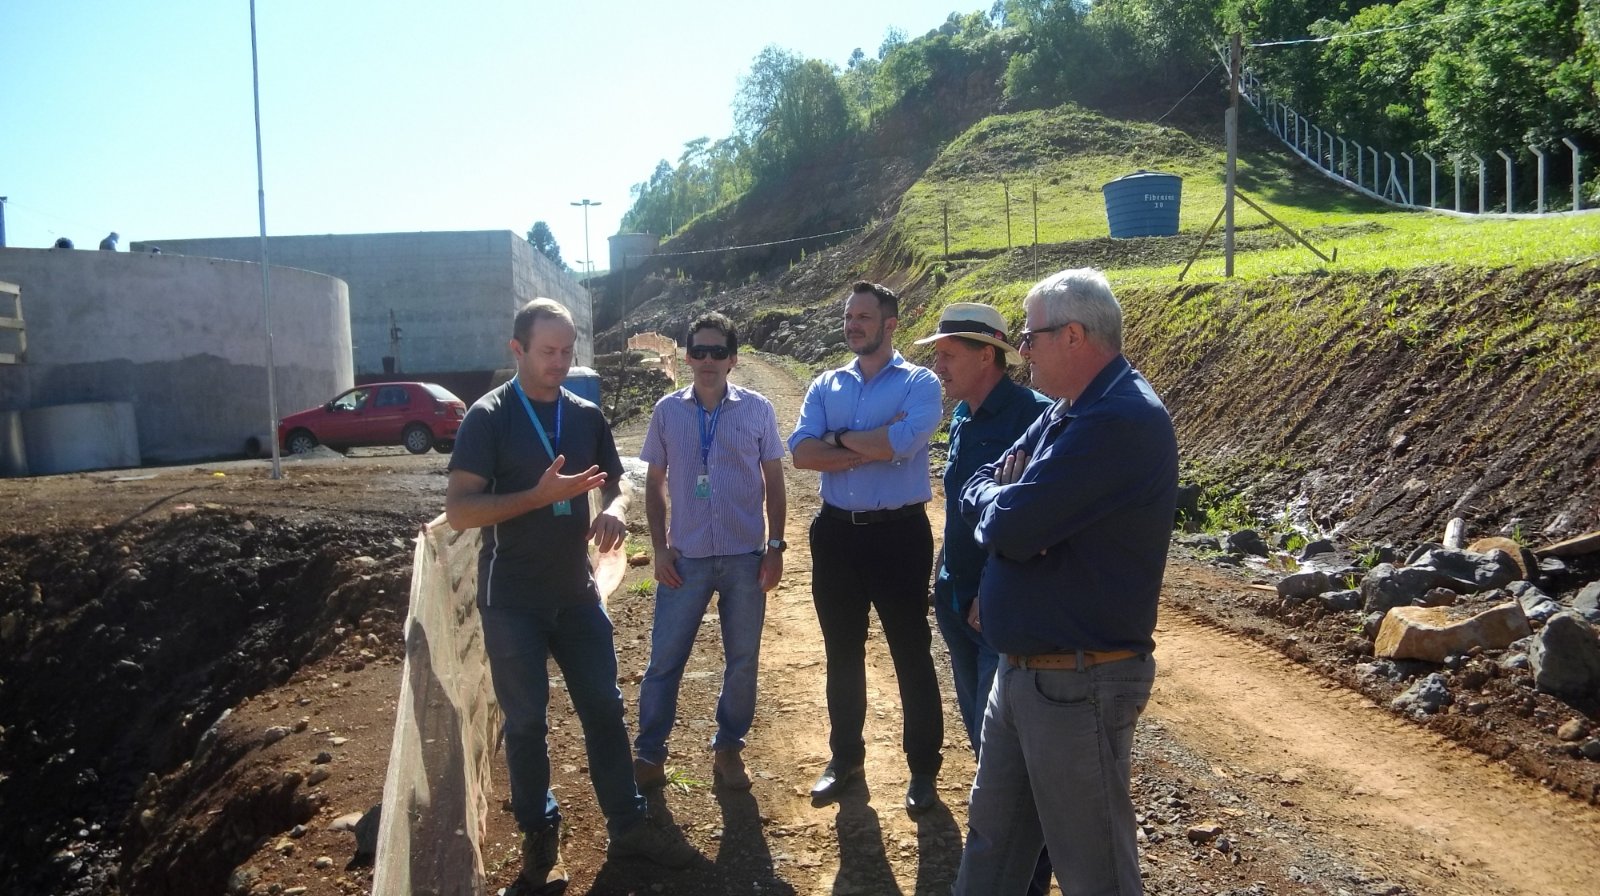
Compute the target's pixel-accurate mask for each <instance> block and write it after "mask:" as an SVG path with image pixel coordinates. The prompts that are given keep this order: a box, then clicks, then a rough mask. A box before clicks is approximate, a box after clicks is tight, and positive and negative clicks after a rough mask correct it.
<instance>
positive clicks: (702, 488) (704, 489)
mask: <svg viewBox="0 0 1600 896" xmlns="http://www.w3.org/2000/svg"><path fill="white" fill-rule="evenodd" d="M694 496H695V497H696V498H709V497H711V474H710V473H701V474H700V476H699V477H698V478H697V479H695V481H694Z"/></svg>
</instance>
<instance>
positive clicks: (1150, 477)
mask: <svg viewBox="0 0 1600 896" xmlns="http://www.w3.org/2000/svg"><path fill="white" fill-rule="evenodd" d="M1013 447H1014V448H1015V449H1020V450H1023V451H1026V452H1028V456H1029V460H1028V466H1027V469H1025V470H1024V471H1023V473H1022V476H1021V478H1019V479H1018V480H1017V481H1016V482H1014V483H1012V484H1011V485H1006V486H1002V485H999V484H998V483H997V482H996V481H995V476H996V475H997V471H998V464H989V465H988V466H985V467H984V468H983V469H981V470H979V471H978V472H977V473H976V474H974V475H973V477H972V479H971V481H970V482H968V483H967V487H966V489H965V490H963V492H962V494H961V512H962V515H963V516H965V517H966V518H967V519H968V521H969V522H972V523H974V524H975V533H974V534H975V535H976V538H977V541H978V544H979V545H980V546H981V547H983V548H985V549H987V550H988V551H989V561H988V563H987V564H986V565H985V566H984V568H983V579H982V581H981V583H980V585H979V592H978V601H979V612H980V614H981V617H982V619H983V636H984V639H985V640H987V641H988V642H989V644H990V645H991V646H992V647H994V649H995V650H997V651H999V652H1001V653H1005V654H1012V655H1026V654H1037V653H1058V652H1064V651H1071V650H1136V651H1139V652H1141V653H1148V652H1150V651H1151V650H1153V649H1155V638H1154V634H1155V627H1156V602H1157V600H1158V598H1159V597H1160V594H1161V576H1162V573H1163V572H1164V570H1165V567H1166V561H1167V544H1168V540H1169V538H1170V537H1171V533H1172V519H1173V510H1174V508H1175V506H1176V504H1177V493H1178V441H1177V437H1176V436H1175V435H1174V433H1173V430H1172V418H1171V417H1169V416H1168V415H1167V409H1166V407H1165V406H1163V405H1162V404H1161V399H1160V398H1158V397H1156V393H1155V390H1153V389H1151V388H1150V384H1149V383H1148V382H1146V381H1145V379H1144V377H1142V376H1140V375H1139V373H1138V372H1137V371H1135V370H1134V369H1133V368H1132V367H1130V366H1129V365H1128V362H1127V360H1126V359H1124V358H1123V357H1121V356H1120V355H1119V356H1117V357H1116V358H1115V359H1114V360H1112V361H1111V363H1109V364H1107V365H1106V366H1105V368H1104V369H1103V370H1101V371H1100V373H1099V374H1098V375H1097V376H1096V377H1095V378H1094V379H1093V380H1092V381H1090V383H1089V385H1088V386H1087V387H1086V388H1085V389H1084V390H1083V394H1081V395H1079V396H1078V400H1077V401H1075V402H1073V403H1072V404H1071V406H1070V407H1069V406H1068V405H1067V403H1066V402H1064V401H1061V402H1057V403H1056V404H1055V406H1054V407H1052V408H1051V409H1050V411H1049V412H1048V413H1046V414H1045V415H1044V416H1042V417H1040V418H1039V419H1038V420H1036V421H1034V423H1033V425H1032V426H1030V427H1028V431H1027V432H1025V433H1023V436H1022V438H1021V439H1019V440H1017V444H1016V445H1015V446H1013Z"/></svg>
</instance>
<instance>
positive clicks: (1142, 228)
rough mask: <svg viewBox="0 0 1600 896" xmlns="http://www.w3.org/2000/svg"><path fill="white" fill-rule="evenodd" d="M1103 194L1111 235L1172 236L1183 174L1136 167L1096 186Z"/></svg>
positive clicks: (1175, 225) (1174, 231) (1176, 222)
mask: <svg viewBox="0 0 1600 896" xmlns="http://www.w3.org/2000/svg"><path fill="white" fill-rule="evenodd" d="M1100 191H1101V192H1102V193H1104V194H1105V197H1106V219H1107V221H1108V222H1110V224H1111V236H1112V237H1113V238H1116V239H1123V238H1126V237H1130V236H1172V235H1173V234H1175V233H1177V232H1178V201H1179V199H1180V198H1181V197H1182V196H1183V178H1181V177H1179V176H1178V175H1176V174H1165V173H1162V172H1160V171H1144V170H1140V171H1136V172H1134V173H1133V174H1127V175H1124V176H1122V177H1119V178H1117V179H1116V180H1114V181H1112V182H1111V183H1108V184H1106V185H1105V186H1103V187H1101V188H1100Z"/></svg>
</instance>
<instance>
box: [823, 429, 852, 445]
mask: <svg viewBox="0 0 1600 896" xmlns="http://www.w3.org/2000/svg"><path fill="white" fill-rule="evenodd" d="M849 431H850V430H848V429H845V428H844V427H840V428H838V429H836V430H834V431H833V432H831V433H827V434H826V435H831V436H833V447H835V448H843V447H844V442H843V441H841V440H842V439H843V438H844V434H845V433H847V432H849ZM824 441H826V439H824Z"/></svg>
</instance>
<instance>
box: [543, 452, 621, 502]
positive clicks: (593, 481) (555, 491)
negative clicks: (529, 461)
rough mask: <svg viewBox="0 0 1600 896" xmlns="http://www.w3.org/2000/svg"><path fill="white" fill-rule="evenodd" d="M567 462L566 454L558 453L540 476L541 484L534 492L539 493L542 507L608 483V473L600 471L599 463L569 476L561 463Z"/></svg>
mask: <svg viewBox="0 0 1600 896" xmlns="http://www.w3.org/2000/svg"><path fill="white" fill-rule="evenodd" d="M566 462H567V456H566V455H565V454H558V455H556V459H555V460H553V461H551V462H550V466H549V467H547V468H546V469H545V471H544V475H542V476H540V477H539V484H538V485H536V486H534V487H533V489H534V492H535V493H537V494H538V495H539V499H540V500H539V506H540V507H544V506H547V505H550V504H554V503H556V502H558V501H567V500H571V499H572V498H576V497H577V496H579V495H581V494H584V493H585V492H590V491H594V490H595V489H597V488H599V487H600V486H602V485H605V484H606V474H604V473H602V472H600V467H599V466H598V465H595V466H591V467H589V469H587V470H584V471H583V472H581V473H574V474H572V475H571V476H567V475H564V474H563V473H562V472H561V465H562V464H564V463H566Z"/></svg>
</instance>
